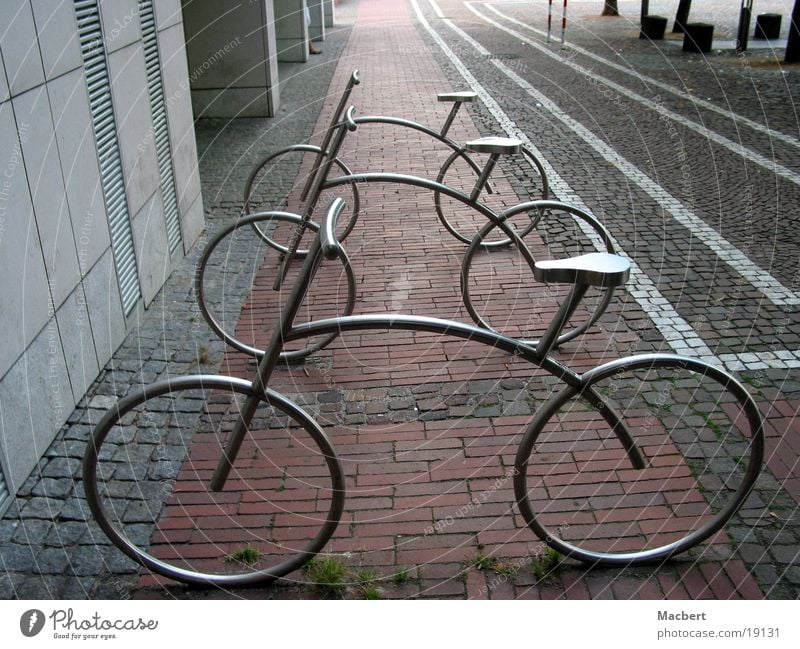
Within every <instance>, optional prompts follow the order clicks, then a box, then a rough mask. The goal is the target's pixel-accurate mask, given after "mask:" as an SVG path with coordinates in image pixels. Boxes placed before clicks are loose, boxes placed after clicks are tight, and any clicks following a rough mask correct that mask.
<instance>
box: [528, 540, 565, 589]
mask: <svg viewBox="0 0 800 649" xmlns="http://www.w3.org/2000/svg"><path fill="white" fill-rule="evenodd" d="M562 561H564V557H563V555H562V554H561V553H560V552H559V551H558V550H555V549H553V548H547V550H546V551H545V552H544V554H541V555H537V556H535V557H533V558H532V559H531V571H532V572H533V575H534V577H536V579H537V581H545V580H546V579H547V578H548V577H551V576H552V574H553V571H554V570H555V569H556V568H558V566H560V565H561V562H562Z"/></svg>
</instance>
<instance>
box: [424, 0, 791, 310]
mask: <svg viewBox="0 0 800 649" xmlns="http://www.w3.org/2000/svg"><path fill="white" fill-rule="evenodd" d="M431 1H433V0H431ZM469 8H470V9H471V10H472V11H473V13H475V14H476V15H478V16H480V17H482V18H484V19H485V20H486V21H487V22H488V23H490V24H492V25H494V26H496V27H498V28H499V29H501V30H503V31H505V32H507V33H509V34H511V35H512V36H514V37H515V38H519V39H521V40H523V41H524V42H527V43H530V44H532V45H533V46H534V47H536V48H537V49H540V50H542V51H543V52H544V53H545V54H547V55H548V56H553V55H552V54H551V53H550V52H549V51H548V50H547V49H546V48H544V47H542V46H540V45H538V44H537V43H534V42H533V41H531V40H530V39H528V38H526V37H525V36H523V35H522V34H519V33H518V32H515V31H514V30H510V29H507V28H506V27H503V26H502V25H500V24H498V23H496V22H495V21H493V20H492V19H491V18H488V17H485V16H483V15H482V14H481V13H480V12H478V11H476V10H475V9H474V8H473V7H469ZM443 22H444V23H445V24H447V26H448V27H450V29H452V30H453V31H455V32H456V33H457V34H458V35H459V36H460V37H461V38H462V39H464V40H466V41H467V42H468V43H470V44H471V45H472V46H473V47H474V48H476V50H478V52H479V53H480V54H482V55H484V56H487V57H488V55H489V54H490V53H489V51H488V50H487V49H486V48H484V47H483V46H482V45H481V44H480V43H478V42H477V41H475V40H474V39H473V38H472V37H471V36H469V34H467V33H465V32H464V31H462V30H461V29H460V28H458V27H457V26H456V25H455V24H454V23H453V22H452V21H451V20H449V19H443ZM556 58H560V57H556ZM491 62H492V64H494V65H495V67H497V68H498V69H499V70H500V71H501V72H503V74H505V75H506V76H507V77H508V78H509V79H511V80H512V81H513V82H514V83H516V84H517V85H518V86H519V87H520V88H522V89H523V90H525V91H526V92H527V93H528V94H529V95H530V96H531V97H533V98H534V99H536V101H538V102H539V103H540V104H542V107H543V108H545V109H547V110H548V111H549V112H550V113H551V114H552V115H553V116H554V117H555V118H557V119H558V120H559V121H561V122H562V123H563V124H565V125H566V126H567V127H568V128H569V129H570V130H572V131H573V132H574V133H575V134H576V135H578V136H579V137H580V138H581V139H582V140H583V141H584V142H586V143H587V144H588V145H589V146H591V147H592V148H593V149H594V150H595V151H597V153H599V154H600V155H601V156H602V157H603V159H605V160H606V161H608V162H609V163H611V164H613V165H614V166H615V167H616V168H617V169H618V170H619V171H620V172H621V173H622V174H624V175H625V177H626V179H627V180H628V181H630V182H632V183H633V184H635V185H636V186H637V187H639V188H640V189H641V190H642V191H644V192H645V193H646V194H647V195H648V196H650V197H651V198H652V199H653V200H654V201H655V202H656V203H657V204H658V205H659V206H660V207H661V208H662V209H663V210H664V211H666V212H667V213H669V214H670V215H671V216H672V217H673V218H674V219H675V220H676V221H677V222H678V223H680V224H681V225H683V226H684V227H685V228H686V229H687V230H689V232H690V233H691V234H692V236H694V237H696V238H697V239H698V240H699V241H701V242H702V243H704V244H705V245H706V246H708V248H709V249H710V250H711V251H712V252H713V253H714V254H716V255H717V256H718V257H719V258H720V259H721V260H722V261H724V262H725V263H726V264H728V265H729V266H730V268H731V269H732V270H733V271H734V272H736V273H738V274H739V275H740V276H741V277H742V278H743V279H745V280H746V281H747V282H748V283H749V284H750V285H751V286H753V287H754V288H756V289H758V290H759V291H761V293H763V294H764V295H765V296H766V297H767V298H768V299H769V300H770V301H771V302H772V303H773V304H775V305H776V306H792V305H797V304H800V295H798V294H797V293H795V292H794V291H791V290H790V289H788V288H786V287H785V286H784V285H783V284H781V282H780V281H778V280H777V279H776V278H775V277H773V276H772V275H770V274H769V273H768V272H767V271H766V270H764V269H763V268H761V267H760V266H759V265H758V264H756V263H754V262H752V261H751V260H750V259H749V258H748V256H747V255H746V254H744V253H743V252H742V251H741V250H739V248H737V247H736V246H734V245H733V244H732V243H731V242H729V241H728V240H727V239H725V238H724V237H723V236H722V235H720V234H719V232H717V231H716V230H715V229H714V228H712V227H711V226H709V225H708V224H707V223H706V222H705V221H703V219H701V218H700V217H698V216H697V215H696V214H694V213H693V212H692V211H691V210H689V209H688V208H686V207H685V206H684V205H683V204H682V203H681V202H680V201H679V200H678V199H676V198H675V197H674V196H672V195H671V194H670V193H669V192H667V191H666V189H664V188H663V187H662V186H661V185H659V184H658V183H657V182H656V181H654V180H653V179H652V178H650V177H649V176H648V175H647V174H645V173H644V172H643V171H641V170H640V169H639V168H638V167H636V166H635V165H634V164H633V163H631V162H629V161H628V160H627V159H625V158H623V157H622V156H621V155H620V154H619V153H617V151H616V150H614V148H613V147H611V146H609V145H608V144H606V143H605V142H603V141H602V140H601V139H600V138H598V137H597V136H596V135H595V134H594V133H592V131H591V130H589V129H588V128H586V127H585V126H583V124H581V123H580V122H578V121H577V120H575V119H573V118H572V117H570V116H569V115H567V114H566V113H565V112H564V111H562V110H561V109H560V108H559V107H558V106H557V105H556V104H555V103H554V102H553V101H552V100H550V99H549V98H548V97H547V96H546V95H544V94H543V93H542V92H540V91H538V90H536V89H535V88H534V87H533V86H531V85H530V84H529V83H528V82H527V81H526V80H525V79H523V78H522V77H520V76H519V75H518V74H517V73H516V72H514V71H513V70H511V69H509V68H508V67H506V66H505V65H504V64H503V63H502V62H500V61H498V60H495V59H493V60H492V61H491ZM570 67H575V68H576V69H578V71H581V72H583V73H584V74H587V75H588V76H590V77H594V76H595V75H593V74H592V73H591V72H589V71H588V70H583V69H580V66H573V65H570Z"/></svg>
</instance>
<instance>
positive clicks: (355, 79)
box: [350, 70, 361, 86]
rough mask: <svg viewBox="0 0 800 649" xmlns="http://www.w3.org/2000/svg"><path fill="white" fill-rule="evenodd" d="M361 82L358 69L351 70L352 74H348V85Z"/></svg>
mask: <svg viewBox="0 0 800 649" xmlns="http://www.w3.org/2000/svg"><path fill="white" fill-rule="evenodd" d="M359 83H361V79H359V78H358V70H353V74H351V75H350V85H351V86H357V85H358V84H359Z"/></svg>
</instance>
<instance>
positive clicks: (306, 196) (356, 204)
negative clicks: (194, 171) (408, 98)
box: [244, 70, 549, 257]
mask: <svg viewBox="0 0 800 649" xmlns="http://www.w3.org/2000/svg"><path fill="white" fill-rule="evenodd" d="M359 83H360V78H359V73H358V70H355V71H354V72H353V73H352V74H351V75H350V78H349V80H348V82H347V84H346V86H345V89H344V91H343V92H342V95H341V97H340V98H339V103H338V105H337V107H336V109H335V110H334V112H333V115H332V117H331V121H330V124H329V126H328V128H327V129H326V130H325V133H324V136H323V140H322V143H321V144H320V146H314V145H310V144H296V145H293V146H289V147H286V148H284V149H281V150H280V151H277V152H275V153H272V154H270V155H268V156H267V157H265V158H264V159H263V160H261V161H260V162H259V163H257V164H256V165H255V167H254V168H253V171H252V172H251V174H250V176H249V178H248V179H247V182H246V184H245V191H244V214H245V215H249V214H253V213H256V212H258V211H261V210H258V209H256V208H257V206H256V205H254V194H255V193H256V189H257V187H258V186H259V185H260V184H261V183H262V182H264V183H265V184H266V185H268V186H270V187H271V186H272V183H271V181H270V178H271V176H272V175H273V174H274V169H273V167H274V166H275V165H276V163H277V162H278V161H279V160H281V159H284V158H287V156H288V157H296V156H298V155H299V156H300V157H301V158H302V156H304V155H305V154H308V153H311V154H313V162H312V164H311V166H310V169H309V171H308V173H307V174H306V175H305V177H304V180H303V184H302V189H301V190H300V192H299V201H300V202H301V204H302V208H301V209H299V210H296V211H297V212H299V213H301V214H302V216H303V217H304V219H306V220H309V219H311V218H312V217H313V213H314V210H315V209H316V207H317V204H318V202H319V200H320V196H321V194H322V191H323V190H324V189H325V188H326V187H325V181H326V179H327V174H326V173H324V172H323V169H324V168H325V160H326V159H328V160H331V161H332V166H335V167H336V168H337V169H338V170H339V171H340V172H341V173H342V174H344V175H345V176H352V175H353V172H352V171H351V170H350V168H349V167H348V166H347V165H346V164H345V163H344V162H343V161H342V160H341V159H340V158H339V157H338V156H339V151H338V150H336V151H333V150H332V149H331V145H332V143H333V142H334V139H335V134H336V132H337V129H338V126H339V124H340V123H341V121H342V119H343V117H344V114H345V109H346V107H347V104H348V101H349V98H350V95H351V93H352V90H353V88H354V87H355V86H357V85H359ZM477 96H478V95H477V93H475V92H471V91H459V92H447V93H439V94H438V95H437V100H438V101H440V102H445V103H451V104H452V108H451V109H450V112H449V113H448V115H447V117H446V119H445V121H444V123H443V124H442V127H441V128H440V129H439V130H438V131H437V130H434V129H433V128H431V127H429V126H426V125H424V124H421V123H419V122H415V121H413V120H408V119H403V118H399V117H390V116H384V115H364V116H360V117H355V118H354V123H355V124H356V125H358V126H364V125H369V124H373V125H383V126H394V127H399V128H402V129H410V130H413V131H418V132H420V133H423V134H425V135H427V136H429V137H430V138H432V139H433V140H435V141H437V142H440V143H441V144H443V145H445V146H446V147H447V148H449V149H451V151H452V153H451V154H450V156H449V157H448V158H447V159H446V160H445V162H444V163H443V164H442V166H441V168H440V169H439V173H438V175H437V177H436V181H437V182H438V183H440V184H445V185H449V186H455V183H453V182H448V181H447V175H448V173H449V172H451V170H453V169H454V164H455V163H456V162H458V161H463V162H464V163H466V165H467V169H469V170H470V171H471V173H472V174H474V175H475V177H476V181H477V182H475V187H474V189H473V191H472V195H471V198H472V200H473V201H477V199H478V197H479V195H480V193H481V191H484V190H485V191H486V192H487V193H489V194H491V193H493V191H494V190H493V188H492V185H491V184H490V182H489V175H490V174H491V173H492V171H493V169H494V167H495V164H496V162H497V156H492V158H491V159H490V161H489V162H487V164H486V165H485V166H484V167H483V168H481V167H480V166H479V165H478V164H477V163H476V162H475V161H474V160H473V158H472V156H470V153H480V152H481V149H480V148H479V147H472V148H471V147H469V145H468V146H466V147H464V146H462V145H459V144H458V143H456V142H455V141H453V140H452V139H451V138H449V137H448V133H449V132H450V128H451V126H452V125H453V123H454V121H455V118H456V116H457V115H458V112H459V110H460V108H461V106H462V105H463V104H466V103H472V102H473V101H475V99H476V98H477ZM490 153H491V152H490ZM504 153H505V154H520V155H522V156H523V157H524V158H525V159H527V161H528V162H529V164H530V166H531V168H532V169H533V170H534V171H535V174H536V176H537V183H536V186H534V187H531V186H530V184H528V186H526V190H527V191H531V189H533V191H534V192H536V196H535V197H536V198H538V199H541V200H546V199H547V198H548V196H549V184H548V181H547V175H546V174H545V170H544V166H543V165H542V163H541V162H540V161H539V159H538V158H537V157H536V156H535V155H534V154H533V153H532V152H531V151H530V150H529V149H527V148H526V147H524V146H522V143H521V142H520V143H518V145H517V146H516V147H514V149H513V150H506V151H504ZM332 166H331V165H329V166H328V167H327V169H328V170H330V169H331V168H332ZM301 167H302V163H301V162H296V163H295V164H294V165H292V172H290V175H292V176H294V175H295V172H296V170H298V169H300V168H301ZM348 185H349V188H350V192H351V195H350V196H349V197H348V200H347V202H348V203H349V204H350V206H351V214H350V217H349V220H348V222H347V224H346V226H345V227H344V229H343V231H342V232H341V233H340V236H341V239H342V241H344V240H345V239H346V238H347V236H348V235H349V234H350V232H351V231H352V230H353V228H354V227H355V225H356V221H357V220H358V216H359V214H360V209H361V195H360V192H359V188H358V184H357V183H355V182H352V183H348ZM433 197H434V205H435V209H436V213H437V215H438V217H439V220H440V221H441V222H442V224H443V225H444V227H445V228H446V229H447V231H448V232H450V234H452V235H453V236H454V237H455V238H456V239H458V240H459V241H461V242H462V243H465V244H470V243H471V242H472V239H473V237H474V233H464V232H461V231H460V230H459V227H458V224H456V223H453V222H452V220H451V219H448V218H447V215H446V213H445V208H444V206H443V202H442V193H441V192H440V191H439V190H438V189H434V190H433ZM252 227H253V228H254V229H255V231H256V232H257V233H258V235H259V236H260V237H261V238H262V239H263V240H264V241H265V242H266V243H267V244H268V245H270V246H271V247H273V248H275V249H276V250H278V251H279V252H287V246H286V245H284V244H281V243H280V242H278V241H275V240H274V239H273V236H272V233H271V232H269V231H267V230H265V228H263V227H262V226H260V225H259V224H257V223H254V224H253V225H252ZM535 227H536V223H535V222H533V221H531V222H530V223H528V224H527V225H526V227H525V228H523V230H522V231H521V232H519V235H520V237H522V238H524V237H525V236H526V235H527V234H528V233H530V232H531V231H532V230H533V229H534V228H535ZM511 242H512V241H511V239H509V238H505V239H499V240H493V241H488V240H484V241H483V243H482V246H483V247H485V248H493V247H502V246H507V245H509V244H510V243H511ZM306 252H307V251H306V250H299V249H297V246H295V249H294V250H293V254H294V255H295V256H299V257H302V256H304V255H305V253H306Z"/></svg>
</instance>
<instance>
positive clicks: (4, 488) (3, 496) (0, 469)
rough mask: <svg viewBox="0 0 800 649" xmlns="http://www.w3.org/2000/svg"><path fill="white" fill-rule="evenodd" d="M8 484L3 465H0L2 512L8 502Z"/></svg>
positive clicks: (0, 501)
mask: <svg viewBox="0 0 800 649" xmlns="http://www.w3.org/2000/svg"><path fill="white" fill-rule="evenodd" d="M8 496H9V493H8V486H7V485H6V477H5V476H4V475H3V467H0V512H2V511H3V505H5V504H6V498H8Z"/></svg>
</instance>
